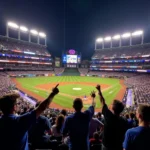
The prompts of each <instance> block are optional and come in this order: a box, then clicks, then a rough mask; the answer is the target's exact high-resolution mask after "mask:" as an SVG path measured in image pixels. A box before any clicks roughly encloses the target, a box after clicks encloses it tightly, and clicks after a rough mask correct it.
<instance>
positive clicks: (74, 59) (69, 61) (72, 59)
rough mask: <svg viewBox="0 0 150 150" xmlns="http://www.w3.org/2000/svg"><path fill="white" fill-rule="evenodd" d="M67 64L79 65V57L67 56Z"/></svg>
mask: <svg viewBox="0 0 150 150" xmlns="http://www.w3.org/2000/svg"><path fill="white" fill-rule="evenodd" d="M66 57H67V63H72V64H76V63H77V55H66Z"/></svg>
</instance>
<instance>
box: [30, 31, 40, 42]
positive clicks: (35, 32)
mask: <svg viewBox="0 0 150 150" xmlns="http://www.w3.org/2000/svg"><path fill="white" fill-rule="evenodd" d="M31 35H33V36H37V43H38V44H39V34H38V31H36V30H35V29H32V30H30V32H29V42H31Z"/></svg>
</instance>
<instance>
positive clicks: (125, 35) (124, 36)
mask: <svg viewBox="0 0 150 150" xmlns="http://www.w3.org/2000/svg"><path fill="white" fill-rule="evenodd" d="M130 36H131V33H129V32H128V33H124V34H123V35H122V37H123V38H128V37H130Z"/></svg>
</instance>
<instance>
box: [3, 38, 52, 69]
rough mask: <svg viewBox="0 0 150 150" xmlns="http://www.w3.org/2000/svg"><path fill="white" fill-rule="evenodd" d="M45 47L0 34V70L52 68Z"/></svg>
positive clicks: (49, 56)
mask: <svg viewBox="0 0 150 150" xmlns="http://www.w3.org/2000/svg"><path fill="white" fill-rule="evenodd" d="M51 66H52V59H51V55H50V54H49V53H48V52H47V50H46V47H45V46H43V45H38V44H35V43H29V42H26V41H21V40H17V39H12V38H8V37H3V36H0V67H1V70H18V71H19V70H52V67H51Z"/></svg>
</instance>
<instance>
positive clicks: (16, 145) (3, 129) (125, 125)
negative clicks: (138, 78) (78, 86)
mask: <svg viewBox="0 0 150 150" xmlns="http://www.w3.org/2000/svg"><path fill="white" fill-rule="evenodd" d="M143 77H144V76H143ZM136 84H137V85H138V84H139V83H136ZM143 84H144V81H143ZM96 89H97V92H96V93H98V95H96V94H95V92H92V93H91V98H92V101H91V106H90V107H89V108H88V110H86V111H84V112H82V107H83V102H82V100H81V99H80V98H76V99H75V100H74V101H73V108H74V111H67V110H65V109H63V110H59V109H55V108H47V107H48V106H49V105H50V104H51V102H52V99H53V98H54V97H55V95H56V94H58V93H59V89H58V85H57V86H56V87H55V88H53V90H52V92H51V93H50V95H49V96H48V98H47V99H46V100H44V101H43V102H38V103H37V104H36V106H34V105H33V104H31V103H30V102H28V101H26V100H25V99H23V98H20V96H19V95H18V94H16V93H15V94H9V95H4V96H3V97H1V98H0V110H1V111H2V112H1V113H0V115H1V118H0V141H1V144H0V149H3V150H5V149H6V150H7V149H16V150H20V149H24V150H28V147H30V149H52V150H65V149H70V150H89V149H91V150H122V149H123V148H124V149H125V150H141V149H142V150H148V149H150V146H149V142H150V138H149V136H150V128H149V123H150V106H149V105H146V104H140V105H139V107H136V109H135V107H130V108H125V107H124V104H123V103H122V102H120V101H118V100H114V101H113V105H112V110H110V109H109V108H108V107H107V104H106V102H105V99H104V97H103V94H102V92H101V88H100V86H99V85H97V87H96ZM96 96H99V100H100V103H101V105H102V112H99V113H95V112H94V108H95V97H96ZM135 111H137V112H135ZM135 114H136V115H135ZM8 135H9V138H10V139H11V141H10V142H9V144H8Z"/></svg>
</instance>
